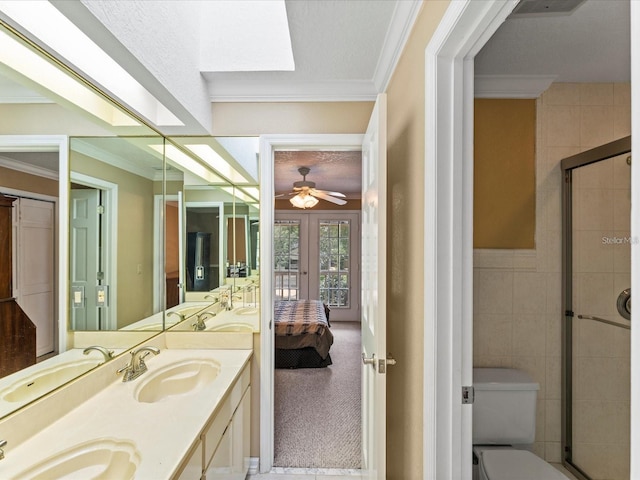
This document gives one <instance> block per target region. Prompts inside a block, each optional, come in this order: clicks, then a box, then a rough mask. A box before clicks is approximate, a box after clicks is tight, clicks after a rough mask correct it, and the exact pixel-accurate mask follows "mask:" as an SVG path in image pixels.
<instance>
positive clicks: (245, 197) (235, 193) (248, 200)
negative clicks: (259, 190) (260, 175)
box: [222, 187, 258, 204]
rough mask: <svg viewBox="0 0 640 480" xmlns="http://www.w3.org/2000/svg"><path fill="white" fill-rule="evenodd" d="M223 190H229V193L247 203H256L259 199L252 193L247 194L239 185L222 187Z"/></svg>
mask: <svg viewBox="0 0 640 480" xmlns="http://www.w3.org/2000/svg"><path fill="white" fill-rule="evenodd" d="M222 190H224V191H225V192H227V193H228V194H229V195H231V196H233V197H234V198H237V199H238V200H242V201H243V202H245V203H251V204H253V203H255V202H257V201H258V200H256V199H255V198H253V197H251V196H250V195H247V194H246V193H245V192H243V191H242V190H240V189H239V188H237V187H235V188H234V187H222Z"/></svg>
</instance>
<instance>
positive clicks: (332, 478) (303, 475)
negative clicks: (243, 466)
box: [247, 467, 360, 480]
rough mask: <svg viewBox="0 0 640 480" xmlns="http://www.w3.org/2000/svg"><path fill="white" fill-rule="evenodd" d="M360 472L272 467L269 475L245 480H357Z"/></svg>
mask: <svg viewBox="0 0 640 480" xmlns="http://www.w3.org/2000/svg"><path fill="white" fill-rule="evenodd" d="M359 479H360V470H345V469H337V468H283V467H274V468H273V469H272V470H271V472H269V473H261V474H257V475H249V476H248V477H247V480H359Z"/></svg>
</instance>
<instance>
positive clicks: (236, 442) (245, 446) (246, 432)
mask: <svg viewBox="0 0 640 480" xmlns="http://www.w3.org/2000/svg"><path fill="white" fill-rule="evenodd" d="M250 436H251V387H248V388H247V390H246V392H245V394H244V396H243V397H242V401H241V402H240V404H239V405H238V408H237V410H236V413H235V415H234V416H233V420H231V442H232V447H231V457H232V459H231V460H232V476H231V477H230V478H232V479H234V480H236V479H237V480H244V479H245V478H246V476H247V472H248V471H249V456H250V447H251V445H250V443H251V442H250Z"/></svg>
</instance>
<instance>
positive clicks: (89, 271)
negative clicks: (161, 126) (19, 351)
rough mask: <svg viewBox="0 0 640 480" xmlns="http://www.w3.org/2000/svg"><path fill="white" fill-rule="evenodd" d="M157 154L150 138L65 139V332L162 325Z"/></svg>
mask: <svg viewBox="0 0 640 480" xmlns="http://www.w3.org/2000/svg"><path fill="white" fill-rule="evenodd" d="M162 151H163V139H162V137H157V136H153V137H72V138H71V139H70V142H69V266H70V268H69V273H70V287H69V288H70V298H71V303H70V308H69V325H70V328H71V330H76V331H77V330H83V331H104V330H120V329H124V330H138V329H142V330H145V331H154V330H156V331H160V330H162V328H163V324H162V315H161V314H162V311H163V310H164V307H163V305H162V297H163V292H162V289H161V288H158V286H159V285H161V284H162V278H163V276H164V271H163V264H164V262H163V259H162V255H161V251H162V245H163V238H162V223H163V211H162V202H156V201H154V198H155V196H157V195H159V196H160V197H161V196H162V192H163V158H162ZM158 314H160V315H158ZM142 320H144V322H141V321H142Z"/></svg>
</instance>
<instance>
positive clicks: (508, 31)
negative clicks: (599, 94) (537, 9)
mask: <svg viewBox="0 0 640 480" xmlns="http://www.w3.org/2000/svg"><path fill="white" fill-rule="evenodd" d="M542 1H544V0H542ZM634 1H635V0H634ZM629 8H630V3H629V0H587V1H586V2H584V3H583V4H582V5H580V6H579V7H578V8H577V9H576V10H575V11H574V12H573V13H572V14H571V15H558V16H545V17H536V16H531V17H520V18H508V19H507V21H505V22H504V23H503V24H502V25H501V26H500V28H499V29H498V31H497V32H496V33H495V35H494V36H493V37H492V38H491V39H490V40H489V41H488V42H487V44H486V45H485V46H484V48H483V49H482V50H481V51H480V52H479V53H478V55H477V56H476V60H475V73H476V75H514V76H515V75H550V76H554V77H555V80H554V81H556V82H629V81H630V77H631V69H630V55H631V50H630V48H631V44H630V41H629V38H630V24H629V19H630V13H629Z"/></svg>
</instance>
